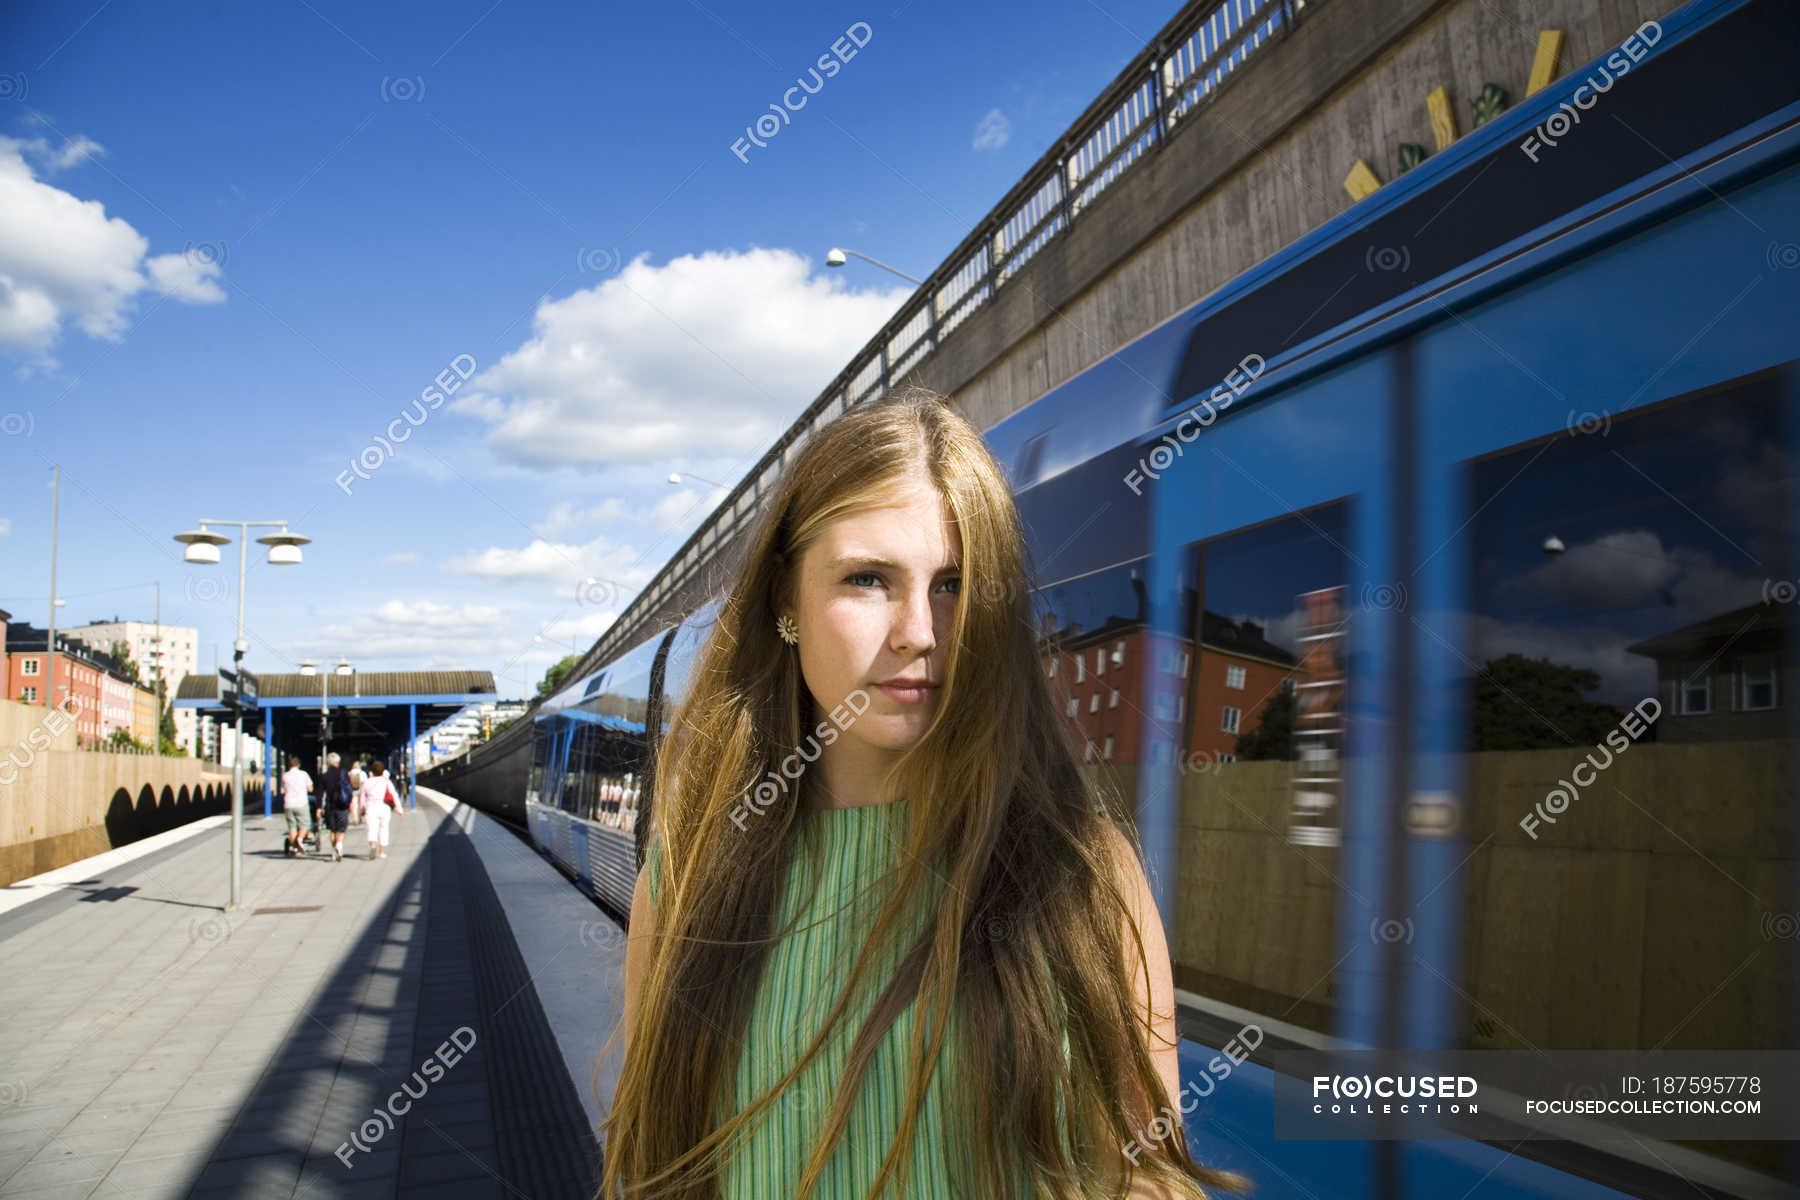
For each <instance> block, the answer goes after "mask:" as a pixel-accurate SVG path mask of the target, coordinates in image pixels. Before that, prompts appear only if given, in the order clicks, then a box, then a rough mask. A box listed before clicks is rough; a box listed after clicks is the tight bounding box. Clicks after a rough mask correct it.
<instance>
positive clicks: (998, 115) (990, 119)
mask: <svg viewBox="0 0 1800 1200" xmlns="http://www.w3.org/2000/svg"><path fill="white" fill-rule="evenodd" d="M1011 137H1012V122H1011V121H1008V120H1007V119H1006V114H1005V113H1003V112H1001V111H1000V110H999V109H997V108H990V109H989V110H988V113H987V116H985V117H983V118H981V123H980V124H979V125H977V126H975V142H974V148H975V149H976V150H998V149H1000V148H1001V147H1002V146H1004V145H1006V143H1007V140H1008V139H1009V138H1011Z"/></svg>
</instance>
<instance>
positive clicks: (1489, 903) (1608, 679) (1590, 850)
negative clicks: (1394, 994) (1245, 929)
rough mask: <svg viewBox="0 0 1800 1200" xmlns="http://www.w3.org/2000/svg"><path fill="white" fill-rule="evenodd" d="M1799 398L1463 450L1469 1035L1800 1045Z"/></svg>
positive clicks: (1735, 394) (1723, 401) (1748, 1153)
mask: <svg viewBox="0 0 1800 1200" xmlns="http://www.w3.org/2000/svg"><path fill="white" fill-rule="evenodd" d="M1787 411H1788V410H1787V407H1786V405H1785V403H1784V401H1783V399H1782V395H1781V392H1780V386H1779V382H1778V380H1776V379H1775V378H1773V377H1764V378H1762V379H1760V380H1754V379H1753V380H1750V381H1744V382H1739V383H1737V384H1734V385H1732V386H1730V387H1727V388H1724V389H1722V390H1716V391H1713V392H1710V393H1708V394H1705V395H1703V396H1696V397H1688V398H1683V399H1678V400H1674V401H1670V402H1668V403H1665V404H1662V405H1659V406H1658V407H1656V408H1655V409H1653V410H1650V411H1646V412H1642V413H1639V414H1636V415H1629V416H1626V417H1622V418H1613V419H1611V420H1610V423H1609V427H1606V428H1603V429H1599V430H1596V431H1594V432H1591V433H1587V432H1579V433H1578V432H1575V431H1571V432H1569V433H1560V434H1559V435H1558V436H1556V437H1554V438H1552V439H1550V440H1547V441H1540V442H1535V443H1532V444H1529V445H1524V446H1519V447H1517V448H1514V449H1511V450H1507V451H1503V452H1500V453H1498V454H1496V455H1493V456H1491V457H1486V458H1482V459H1479V460H1475V461H1473V462H1470V463H1467V464H1465V465H1464V467H1463V468H1462V473H1463V476H1464V480H1465V482H1466V484H1467V487H1466V495H1467V500H1468V511H1469V513H1470V514H1471V516H1470V523H1469V525H1468V527H1467V530H1466V532H1465V533H1464V534H1463V537H1466V538H1468V539H1469V543H1468V545H1467V546H1466V547H1458V548H1457V550H1458V552H1459V553H1464V554H1466V560H1465V562H1464V565H1462V566H1461V567H1459V568H1458V570H1459V571H1461V572H1462V573H1463V575H1464V577H1465V579H1466V581H1467V582H1466V588H1467V592H1466V594H1467V597H1468V598H1467V601H1466V602H1465V606H1464V607H1466V610H1467V611H1466V617H1465V618H1464V620H1463V622H1462V628H1461V630H1460V632H1459V633H1458V634H1457V636H1459V637H1460V642H1459V646H1460V654H1459V659H1460V661H1461V662H1462V663H1463V666H1464V678H1463V680H1462V684H1461V691H1462V695H1463V703H1464V704H1466V710H1465V711H1464V713H1463V714H1462V716H1461V717H1460V718H1459V720H1458V723H1459V724H1460V726H1461V727H1462V729H1463V731H1464V749H1465V753H1464V754H1463V755H1462V757H1461V758H1460V759H1459V760H1458V762H1457V767H1458V770H1459V774H1460V776H1461V778H1462V781H1463V782H1462V790H1463V795H1464V796H1465V797H1466V805H1467V825H1468V828H1467V830H1466V836H1467V840H1468V844H1469V845H1470V847H1472V850H1471V852H1470V855H1469V858H1468V860H1467V861H1466V863H1464V864H1463V865H1462V866H1461V867H1460V869H1459V870H1457V871H1456V872H1455V877H1454V880H1447V881H1446V883H1450V884H1452V885H1453V886H1456V887H1459V888H1461V889H1462V892H1463V895H1464V897H1465V904H1464V909H1463V911H1464V920H1463V924H1464V936H1463V939H1462V941H1463V945H1464V952H1463V954H1462V956H1461V967H1460V974H1461V978H1460V980H1459V981H1458V983H1456V984H1455V985H1451V990H1450V992H1449V993H1448V994H1447V995H1445V996H1444V1001H1445V1002H1446V1003H1448V1004H1450V1005H1451V1006H1452V1012H1454V1013H1460V1016H1461V1019H1460V1021H1459V1022H1458V1028H1459V1030H1460V1035H1461V1040H1462V1043H1463V1044H1464V1045H1465V1046H1467V1047H1470V1048H1475V1049H1488V1048H1498V1049H1535V1050H1588V1049H1640V1050H1652V1049H1656V1050H1704V1049H1743V1050H1750V1049H1768V1050H1778V1049H1788V1048H1790V1047H1791V1046H1792V1045H1793V1044H1794V1034H1795V1030H1794V1024H1793V1022H1794V1015H1793V1014H1794V1008H1793V991H1792V987H1793V984H1792V981H1791V979H1790V976H1789V972H1790V969H1791V963H1792V955H1791V943H1790V944H1788V945H1784V944H1782V943H1781V942H1780V941H1779V940H1778V939H1777V938H1776V937H1773V936H1771V934H1770V929H1771V928H1772V922H1773V923H1775V924H1780V923H1781V922H1787V924H1786V925H1782V926H1781V928H1783V929H1791V921H1792V918H1791V912H1792V908H1793V905H1792V899H1791V898H1792V896H1793V895H1794V884H1795V880H1794V861H1793V855H1792V850H1791V846H1790V845H1789V844H1788V842H1787V836H1788V835H1787V833H1786V832H1785V831H1790V830H1791V829H1792V828H1793V824H1792V820H1793V809H1792V799H1791V796H1790V793H1789V790H1788V789H1789V786H1790V781H1791V780H1792V777H1793V770H1794V765H1795V764H1794V760H1793V742H1792V739H1791V735H1790V730H1791V729H1792V725H1791V723H1790V721H1791V714H1790V713H1789V712H1788V711H1787V710H1786V707H1785V704H1786V701H1785V697H1786V696H1788V695H1791V694H1792V690H1793V689H1792V688H1782V687H1780V686H1779V675H1780V671H1781V670H1782V669H1783V668H1782V667H1781V665H1780V664H1782V663H1784V662H1788V661H1791V659H1789V658H1788V657H1787V655H1788V653H1789V646H1790V639H1791V637H1792V636H1793V619H1794V614H1795V611H1796V610H1795V604H1794V596H1795V583H1794V582H1793V575H1794V566H1795V563H1794V561H1793V556H1792V553H1791V550H1790V546H1791V539H1792V537H1793V536H1794V533H1795V530H1794V528H1793V526H1792V524H1791V516H1790V514H1791V513H1792V511H1793V507H1792V506H1793V503H1794V498H1795V497H1794V492H1793V487H1794V458H1793V454H1792V451H1791V450H1790V449H1789V447H1790V446H1791V445H1792V441H1791V438H1792V436H1793V435H1792V433H1791V432H1790V430H1789V429H1788V428H1787V427H1786V426H1787V424H1788V415H1787ZM1432 632H1435V633H1436V634H1437V635H1439V636H1443V635H1445V634H1446V633H1449V632H1450V631H1448V630H1443V629H1439V630H1436V631H1427V633H1428V635H1429V634H1430V633H1432ZM1734 678H1735V679H1738V680H1742V681H1743V683H1742V684H1741V685H1739V686H1738V687H1737V688H1735V689H1734V687H1733V686H1732V682H1731V681H1732V680H1733V679H1734ZM1734 691H1735V700H1736V702H1735V703H1734ZM1444 982H1445V983H1446V984H1448V982H1449V981H1448V980H1445V981H1444ZM1704 1149H1705V1150H1706V1151H1707V1152H1708V1153H1711V1154H1715V1155H1718V1156H1721V1157H1724V1158H1727V1159H1732V1160H1735V1161H1736V1162H1738V1163H1739V1164H1741V1165H1745V1166H1749V1167H1752V1168H1757V1169H1761V1170H1765V1171H1769V1172H1771V1173H1777V1174H1778V1173H1779V1172H1780V1169H1781V1161H1780V1160H1781V1154H1780V1150H1781V1144H1780V1143H1771V1142H1753V1141H1716V1142H1709V1143H1706V1144H1705V1146H1704Z"/></svg>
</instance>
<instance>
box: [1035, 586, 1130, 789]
mask: <svg viewBox="0 0 1800 1200" xmlns="http://www.w3.org/2000/svg"><path fill="white" fill-rule="evenodd" d="M1143 571H1144V563H1143V562H1142V561H1141V560H1140V561H1135V562H1128V563H1120V564H1118V565H1117V566H1113V567H1109V568H1107V569H1105V570H1102V571H1095V572H1092V573H1090V574H1086V575H1082V576H1079V577H1077V578H1073V579H1066V580H1063V581H1061V582H1059V583H1054V584H1051V585H1049V586H1047V587H1044V588H1042V589H1041V590H1040V591H1039V593H1038V596H1037V601H1038V605H1039V607H1040V610H1041V611H1040V614H1039V620H1040V622H1041V624H1040V628H1041V629H1042V630H1043V631H1044V632H1043V635H1042V637H1041V639H1040V645H1039V652H1040V654H1041V655H1042V656H1043V657H1044V659H1045V661H1046V664H1047V665H1048V666H1050V667H1051V668H1052V670H1051V675H1052V676H1053V677H1054V676H1055V675H1056V674H1057V672H1056V671H1055V670H1054V665H1055V663H1056V661H1057V660H1058V659H1059V658H1060V657H1061V656H1063V655H1065V654H1066V655H1069V656H1071V657H1072V659H1073V661H1074V664H1075V674H1074V675H1073V676H1071V675H1070V674H1069V673H1068V672H1067V671H1064V672H1061V679H1060V680H1057V679H1055V678H1052V680H1051V688H1052V690H1053V692H1054V693H1055V694H1056V695H1057V696H1058V697H1059V699H1060V700H1061V701H1062V703H1063V707H1064V711H1065V712H1066V713H1067V714H1068V718H1069V720H1068V730H1067V733H1068V737H1069V746H1070V749H1071V750H1073V751H1074V752H1075V753H1076V756H1077V759H1078V761H1081V762H1083V763H1093V761H1094V759H1095V758H1096V757H1101V758H1105V757H1106V756H1101V755H1100V753H1099V751H1100V747H1101V746H1102V745H1104V744H1105V742H1106V739H1107V738H1109V737H1110V738H1112V739H1113V749H1114V753H1113V755H1112V756H1111V760H1112V761H1113V762H1119V763H1127V764H1133V765H1135V764H1136V762H1137V756H1138V745H1139V733H1140V731H1139V729H1138V727H1137V717H1138V710H1137V709H1136V708H1135V707H1134V706H1132V705H1131V704H1130V702H1129V697H1130V696H1132V695H1135V694H1136V691H1135V689H1136V686H1137V685H1136V683H1135V682H1132V681H1131V680H1130V678H1129V676H1127V678H1126V679H1124V680H1120V684H1121V690H1123V691H1125V693H1126V695H1127V703H1126V704H1124V705H1122V706H1120V707H1116V708H1115V707H1111V706H1102V705H1101V703H1100V699H1101V691H1102V690H1103V689H1100V688H1098V687H1097V688H1096V689H1095V690H1094V692H1093V694H1092V696H1091V698H1090V699H1089V700H1088V703H1087V704H1086V705H1085V706H1084V705H1083V704H1082V702H1081V696H1080V695H1071V694H1070V691H1072V690H1073V685H1074V684H1077V683H1082V682H1085V681H1086V680H1087V670H1086V663H1087V658H1088V649H1089V648H1090V647H1092V648H1093V650H1094V653H1095V654H1096V655H1100V654H1102V653H1104V652H1108V650H1107V648H1109V647H1110V648H1112V652H1116V650H1117V648H1118V646H1119V645H1120V638H1119V635H1120V633H1121V632H1124V633H1125V635H1126V636H1125V639H1124V640H1126V641H1129V640H1132V639H1134V638H1142V637H1144V636H1145V631H1146V620H1145V616H1146V614H1145V594H1144V583H1143ZM1096 661H1097V660H1096ZM1113 665H1114V671H1113V674H1114V675H1115V677H1116V676H1118V675H1119V674H1120V672H1119V670H1118V664H1117V660H1116V659H1115V662H1114V664H1113ZM1064 688H1067V689H1069V690H1063V689H1064ZM1084 708H1085V711H1083V709H1084ZM1095 769H1096V770H1110V769H1111V765H1110V763H1107V764H1105V765H1096V766H1095Z"/></svg>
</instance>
